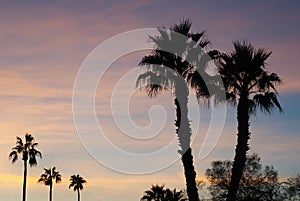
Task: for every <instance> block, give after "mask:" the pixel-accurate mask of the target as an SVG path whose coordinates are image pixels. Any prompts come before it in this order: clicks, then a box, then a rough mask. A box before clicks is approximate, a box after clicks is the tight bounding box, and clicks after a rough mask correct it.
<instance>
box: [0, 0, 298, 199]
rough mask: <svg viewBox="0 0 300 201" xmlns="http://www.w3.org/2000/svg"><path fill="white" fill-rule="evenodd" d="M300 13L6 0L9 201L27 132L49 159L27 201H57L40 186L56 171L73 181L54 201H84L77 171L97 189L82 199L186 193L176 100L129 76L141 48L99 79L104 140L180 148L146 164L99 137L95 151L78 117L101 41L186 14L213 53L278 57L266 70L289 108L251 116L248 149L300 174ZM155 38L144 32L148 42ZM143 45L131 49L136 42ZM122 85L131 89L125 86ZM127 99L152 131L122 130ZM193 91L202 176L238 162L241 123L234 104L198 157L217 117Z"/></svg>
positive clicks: (4, 138) (290, 8)
mask: <svg viewBox="0 0 300 201" xmlns="http://www.w3.org/2000/svg"><path fill="white" fill-rule="evenodd" d="M299 13H300V2H299V1H293V0H290V1H279V0H278V1H271V0H270V1H264V2H261V1H233V0H230V1H226V4H225V3H224V2H223V1H211V2H209V3H204V2H200V1H196V0H187V1H179V0H176V1H147V0H142V1H136V2H135V1H126V0H124V1H108V0H107V1H96V0H87V1H80V0H57V1H56V0H53V1H46V0H41V1H38V0H26V1H21V0H16V1H8V0H7V1H6V0H4V1H0V78H1V79H0V83H1V84H0V91H1V93H0V105H1V113H0V128H1V134H0V136H1V138H0V139H1V140H0V144H1V146H0V164H1V166H0V199H1V200H3V198H5V200H6V201H16V200H20V199H21V195H22V191H21V189H22V179H23V178H22V175H23V165H22V161H21V160H19V161H17V162H16V163H15V164H13V165H12V164H11V162H10V161H9V160H8V154H9V152H10V151H11V148H12V147H13V146H14V145H15V137H16V136H20V137H22V138H23V137H24V135H25V133H27V132H30V133H32V134H33V136H34V137H35V138H36V141H37V142H38V143H39V146H38V149H39V150H40V151H41V152H42V154H43V159H41V160H39V161H38V166H37V167H33V168H30V169H29V173H28V186H27V192H28V195H27V198H28V200H29V201H43V200H48V190H49V189H48V187H45V186H43V185H41V184H38V183H37V180H38V177H39V176H40V175H41V174H42V173H43V168H44V167H46V168H48V167H53V166H55V167H56V168H57V170H58V171H60V172H61V174H62V180H63V181H62V183H61V184H57V185H55V186H54V199H53V200H64V201H72V200H75V199H77V197H76V193H74V192H73V191H71V190H69V189H68V184H69V183H68V179H69V177H70V175H72V174H77V173H78V174H80V175H81V176H83V177H84V178H85V179H86V180H87V181H88V183H87V185H86V186H85V188H84V190H83V191H82V200H84V201H104V200H106V201H108V200H112V201H113V200H123V201H133V200H139V199H140V197H141V196H142V194H143V191H145V190H147V189H148V188H149V187H150V186H151V184H156V183H157V184H166V186H167V187H170V188H175V187H176V188H179V189H183V188H184V187H185V185H184V177H183V173H182V165H181V161H180V160H179V161H178V160H176V159H178V157H179V155H178V154H177V152H176V150H177V146H176V143H177V142H176V138H175V136H174V126H173V123H174V106H173V102H172V95H171V94H170V93H169V94H168V93H166V94H163V95H161V96H159V97H157V98H156V99H149V98H148V97H146V94H145V93H144V92H143V91H140V90H135V79H136V77H134V76H133V77H130V78H132V79H129V78H128V77H126V76H127V75H132V74H130V72H132V71H131V70H134V69H136V67H137V64H138V62H139V61H140V59H141V58H142V57H143V55H146V54H148V53H149V51H147V50H143V51H137V52H131V53H130V54H128V55H123V56H122V57H121V58H116V59H117V60H116V61H114V63H113V64H112V65H111V66H110V67H109V69H108V70H107V71H106V72H105V73H104V76H103V77H102V78H101V79H100V80H99V85H98V88H97V91H96V94H95V108H96V115H97V118H98V124H99V125H100V127H101V128H102V131H103V133H105V136H106V138H107V139H108V140H109V141H110V142H111V143H112V144H113V145H114V146H116V147H118V148H119V149H122V150H125V151H126V152H129V153H133V154H147V153H154V152H155V151H157V150H163V148H164V147H166V146H167V145H168V144H169V143H171V144H172V142H173V145H175V146H171V148H170V150H172V151H171V152H170V153H169V152H168V153H166V154H165V155H160V156H159V157H150V158H149V160H147V161H138V160H131V159H129V158H126V157H122V158H120V157H118V155H115V154H114V153H111V152H109V151H108V149H107V147H106V146H102V144H101V143H103V142H99V139H100V138H99V139H97V136H96V138H92V139H89V142H90V144H89V145H91V146H90V147H87V146H86V144H85V143H84V142H82V141H80V137H81V139H83V136H81V133H78V132H77V130H76V128H75V127H76V125H75V124H74V121H73V112H72V94H73V88H74V84H75V80H76V77H77V75H78V72H79V70H80V68H81V66H82V65H83V62H84V61H85V59H86V58H87V57H88V56H89V55H90V53H91V52H92V51H93V50H94V49H95V48H96V47H97V46H98V45H101V44H102V43H103V42H104V41H106V40H108V39H110V38H111V37H113V36H116V35H118V34H120V33H123V32H126V31H130V30H133V29H146V28H157V27H162V26H166V27H169V26H172V25H174V23H176V22H179V21H180V20H182V19H184V18H189V19H191V21H192V22H193V24H192V31H195V32H196V31H203V30H205V31H206V34H207V36H208V37H209V38H210V39H211V41H212V45H211V46H210V48H211V49H212V48H215V49H218V50H220V51H229V50H230V49H232V47H233V46H232V41H234V40H243V39H246V40H248V41H250V42H251V43H252V44H253V45H254V46H255V47H257V48H265V49H268V50H270V51H272V55H271V56H270V58H269V59H268V61H267V63H268V65H267V70H269V71H272V72H276V73H277V74H278V75H279V76H280V77H281V78H282V80H283V84H282V85H281V86H279V87H278V91H279V94H280V97H279V100H280V102H281V104H282V105H283V108H284V112H283V113H282V114H279V113H278V112H275V113H274V114H273V115H264V114H262V113H260V112H258V114H257V116H256V117H252V118H251V132H252V137H251V141H250V146H251V150H250V153H253V152H257V153H259V155H260V156H261V158H262V162H263V164H264V165H273V166H274V167H275V169H277V170H278V171H279V175H280V176H281V178H282V179H284V178H287V177H290V176H293V175H294V174H296V173H300V155H299V153H300V124H299V122H300V121H299V113H300V106H299V99H300V88H299V86H300V79H299V76H300V68H299V67H298V66H299V58H300V51H299V44H300V37H299V36H300V27H299V22H300V16H299ZM137 40H139V41H141V40H143V39H141V38H138V39H137ZM147 41H148V38H147V34H145V38H144V42H145V43H147ZM125 42H126V40H125ZM148 42H149V41H148ZM134 44H135V42H132V44H131V41H129V43H128V46H131V45H134ZM120 45H121V44H120ZM148 46H149V47H150V46H151V44H150V43H149V44H148ZM114 48H116V50H117V49H118V48H119V47H118V46H115V47H114ZM120 48H121V47H120ZM108 53H109V52H108ZM99 66H101V63H99ZM134 72H140V73H141V72H143V71H142V70H140V71H134ZM128 73H129V74H128ZM125 75H126V76H125ZM124 76H125V79H123V80H122V78H123V77H124ZM120 80H121V81H120ZM118 82H119V83H120V82H121V83H122V84H121V85H118ZM116 86H117V87H116ZM122 87H124V88H122ZM113 92H115V94H114V95H116V97H117V98H115V101H117V102H115V103H116V104H117V105H119V106H121V107H120V108H117V109H116V111H114V112H115V113H114V112H113V111H111V103H112V100H111V98H112V97H113ZM118 93H120V94H118ZM127 94H130V95H131V98H132V99H131V100H130V103H129V104H128V106H129V112H130V115H131V118H132V121H133V122H134V123H135V124H137V125H138V126H139V127H142V128H144V130H143V129H142V130H143V131H144V132H141V133H139V132H138V130H137V132H135V131H133V133H128V132H127V133H126V132H122V129H120V128H118V127H117V124H116V122H115V120H116V119H117V120H120V121H121V122H123V123H124V125H125V127H123V129H129V130H130V128H131V127H130V125H128V124H127V123H128V122H127V121H126V120H128V118H127V116H126V114H125V113H123V112H124V111H123V110H122V105H123V104H125V102H122V101H123V99H122V97H123V96H124V95H127ZM118 95H119V96H118ZM193 95H194V94H191V103H190V108H191V109H190V110H191V113H190V119H191V120H192V128H193V133H194V143H193V145H192V146H193V152H194V156H195V167H196V170H197V173H198V178H199V179H201V178H203V177H204V172H205V170H206V169H207V168H209V165H210V162H211V161H213V160H226V159H229V160H232V158H233V154H234V148H235V142H236V138H235V137H236V135H235V134H236V132H237V131H236V115H235V108H232V107H231V106H230V105H228V106H227V112H226V121H225V125H224V128H223V132H222V133H221V137H220V139H219V141H218V143H217V145H216V146H215V147H214V149H213V151H212V152H210V153H209V155H208V156H207V157H205V158H204V159H199V157H198V156H199V150H200V149H201V146H202V141H203V139H204V137H205V135H206V133H207V132H208V130H209V123H210V117H211V110H209V109H207V108H204V107H199V110H200V116H199V114H198V113H197V111H198V105H197V102H196V101H195V98H193ZM120 97H121V98H120ZM157 105H159V106H157ZM125 106H126V105H125ZM125 106H124V107H125ZM162 108H164V110H162ZM217 110H218V111H220V110H221V108H219V109H217ZM149 111H150V113H149ZM163 111H165V112H164V113H162V112H163ZM113 113H114V115H115V116H113ZM124 115H125V116H124ZM114 118H115V119H114ZM151 121H152V122H151ZM151 123H152V124H153V125H155V126H156V125H158V126H157V127H159V126H161V125H162V124H164V125H163V127H162V129H161V130H159V131H154V130H155V128H153V127H151V126H150V127H149V129H148V130H147V128H148V127H147V125H150V124H151ZM198 124H199V125H198ZM86 125H89V124H86ZM126 126H128V127H126ZM151 129H154V130H151ZM123 131H124V130H123ZM152 131H153V132H158V134H153V133H152ZM88 137H89V136H88ZM144 138H146V139H144ZM85 139H86V138H85ZM83 141H84V139H83ZM100 145H101V146H100ZM93 152H96V153H97V154H99V155H100V156H106V159H107V160H108V163H109V164H111V165H106V166H104V165H103V164H101V163H102V162H103V161H99V160H97V156H95V155H94V154H93ZM108 166H110V167H108ZM152 167H153V168H155V167H159V168H158V169H159V170H157V171H155V172H154V173H152V174H139V175H134V174H126V173H121V172H118V171H117V169H122V168H125V169H126V168H127V169H128V168H129V170H132V171H133V172H131V173H134V171H135V168H136V169H137V170H144V169H147V168H148V169H149V168H152ZM125 172H126V171H125ZM129 172H130V171H129Z"/></svg>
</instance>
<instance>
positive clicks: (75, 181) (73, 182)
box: [69, 174, 87, 201]
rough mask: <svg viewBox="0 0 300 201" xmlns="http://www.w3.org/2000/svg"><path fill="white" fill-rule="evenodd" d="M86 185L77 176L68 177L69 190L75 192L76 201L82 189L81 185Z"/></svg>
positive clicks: (84, 181) (81, 178)
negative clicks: (71, 189)
mask: <svg viewBox="0 0 300 201" xmlns="http://www.w3.org/2000/svg"><path fill="white" fill-rule="evenodd" d="M85 183H87V182H86V180H84V179H83V177H81V176H80V175H79V174H77V175H75V174H74V175H72V176H71V177H70V185H69V188H73V190H74V191H77V195H78V201H80V191H81V190H82V189H83V185H82V184H85Z"/></svg>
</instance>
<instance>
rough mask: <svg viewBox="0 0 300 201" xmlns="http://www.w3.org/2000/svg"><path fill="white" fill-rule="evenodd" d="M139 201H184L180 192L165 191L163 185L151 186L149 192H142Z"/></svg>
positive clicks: (174, 190)
mask: <svg viewBox="0 0 300 201" xmlns="http://www.w3.org/2000/svg"><path fill="white" fill-rule="evenodd" d="M140 200H141V201H186V200H187V199H186V198H185V197H184V194H183V192H182V191H177V190H176V189H173V190H170V189H169V188H167V189H165V186H164V185H161V186H159V185H152V186H151V189H150V190H147V191H145V192H144V195H143V197H142V198H141V199H140Z"/></svg>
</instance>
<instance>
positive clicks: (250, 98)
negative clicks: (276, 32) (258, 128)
mask: <svg viewBox="0 0 300 201" xmlns="http://www.w3.org/2000/svg"><path fill="white" fill-rule="evenodd" d="M270 55H271V52H269V51H266V50H264V49H254V47H253V46H252V45H251V44H250V43H248V42H246V41H244V42H239V41H236V42H234V50H233V51H231V52H230V53H224V54H221V55H220V57H219V59H218V60H217V66H218V68H219V73H220V75H221V77H222V78H223V82H224V87H225V92H226V94H227V98H228V100H229V101H230V102H231V103H236V102H238V104H237V121H238V134H237V136H238V138H237V145H236V149H235V157H234V163H233V168H232V175H231V180H230V184H229V190H228V195H227V201H235V199H236V193H237V190H238V187H239V183H240V180H241V177H242V174H243V169H244V167H245V163H246V159H247V151H248V150H249V149H250V147H249V145H248V141H249V139H250V135H251V133H250V132H249V118H250V116H251V115H254V114H255V113H256V110H257V108H259V109H260V110H262V111H263V112H266V113H271V112H273V110H274V109H275V108H278V109H279V111H282V108H281V105H280V104H279V102H278V100H277V91H276V88H275V86H276V84H280V83H281V80H280V78H279V77H278V75H277V74H275V73H269V72H267V71H266V70H265V64H266V60H267V59H268V58H269V56H270ZM237 99H238V101H237Z"/></svg>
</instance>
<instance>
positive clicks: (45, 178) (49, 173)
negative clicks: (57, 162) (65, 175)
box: [38, 167, 61, 201]
mask: <svg viewBox="0 0 300 201" xmlns="http://www.w3.org/2000/svg"><path fill="white" fill-rule="evenodd" d="M44 170H45V173H43V174H42V175H41V177H40V179H39V180H38V182H41V183H43V184H44V185H46V186H49V187H50V191H49V201H52V187H53V180H54V181H55V183H60V182H61V174H59V172H58V171H55V167H53V168H52V169H51V168H49V169H46V168H44Z"/></svg>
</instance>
